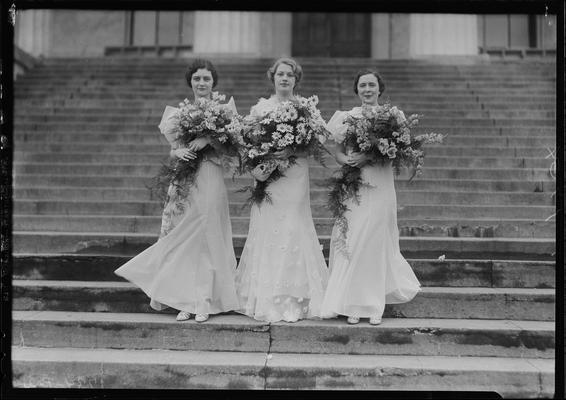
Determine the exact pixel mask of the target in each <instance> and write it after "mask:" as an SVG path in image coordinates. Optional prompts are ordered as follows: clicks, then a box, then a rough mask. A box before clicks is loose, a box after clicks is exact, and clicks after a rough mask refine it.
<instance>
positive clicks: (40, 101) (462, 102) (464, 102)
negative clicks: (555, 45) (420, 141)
mask: <svg viewBox="0 0 566 400" xmlns="http://www.w3.org/2000/svg"><path fill="white" fill-rule="evenodd" d="M263 95H265V96H267V95H268V93H265V94H260V95H257V94H256V97H255V98H251V97H250V98H249V99H248V100H246V101H244V100H243V98H241V97H240V96H239V97H238V99H237V100H238V110H240V112H243V113H245V112H248V110H249V108H246V107H245V104H241V103H242V101H244V103H246V104H250V103H251V104H255V102H257V96H263ZM347 95H348V96H350V95H352V94H351V93H348V94H347ZM179 100H180V99H178V98H174V97H172V96H171V97H168V98H167V101H171V102H172V103H171V104H172V105H175V104H176V103H178V102H179ZM343 100H347V101H348V104H351V105H350V106H351V107H353V106H354V105H359V104H356V101H357V100H355V99H349V100H348V98H345V99H343ZM15 101H16V105H17V107H16V109H20V108H23V107H34V108H35V107H38V106H39V107H49V108H54V107H64V108H67V107H96V108H100V107H104V108H112V109H120V108H124V107H125V108H130V107H137V108H153V109H160V108H162V107H164V106H163V104H164V103H163V100H162V99H151V98H149V99H143V100H141V99H122V100H120V99H104V102H101V101H100V100H97V99H89V98H83V99H76V98H73V99H66V98H63V99H57V100H54V99H49V100H46V99H45V98H30V97H26V98H19V99H15ZM396 101H397V102H398V104H399V105H400V106H404V107H408V105H410V104H413V103H417V102H420V103H419V104H422V107H423V108H422V109H427V107H428V108H430V107H431V104H434V105H435V108H436V109H438V108H442V109H444V108H447V109H453V108H459V109H462V108H464V109H468V108H467V107H470V106H471V107H472V109H478V108H479V109H489V108H490V107H491V106H492V105H493V106H494V107H500V108H503V109H516V108H517V109H540V108H543V109H551V110H555V109H556V99H555V98H552V97H542V98H538V99H533V100H530V99H522V100H521V101H511V102H507V101H506V99H505V98H496V99H488V98H485V97H482V99H481V102H480V101H479V99H478V98H477V96H476V97H472V98H460V99H458V101H456V102H455V101H446V100H445V99H443V98H436V99H435V102H434V103H432V102H431V101H427V99H421V98H415V97H407V96H406V97H404V98H399V97H398V96H397V97H396ZM252 102H253V103H252ZM342 108H344V109H346V106H345V105H344V106H343V107H342ZM414 109H415V110H419V109H421V108H418V107H415V108H414Z"/></svg>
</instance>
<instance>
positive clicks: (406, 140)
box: [399, 133, 411, 145]
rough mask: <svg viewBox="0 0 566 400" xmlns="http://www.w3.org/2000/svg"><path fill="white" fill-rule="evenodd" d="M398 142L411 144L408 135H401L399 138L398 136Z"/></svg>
mask: <svg viewBox="0 0 566 400" xmlns="http://www.w3.org/2000/svg"><path fill="white" fill-rule="evenodd" d="M399 141H400V142H401V143H405V144H407V145H408V144H411V135H409V134H408V133H403V134H402V135H401V136H399Z"/></svg>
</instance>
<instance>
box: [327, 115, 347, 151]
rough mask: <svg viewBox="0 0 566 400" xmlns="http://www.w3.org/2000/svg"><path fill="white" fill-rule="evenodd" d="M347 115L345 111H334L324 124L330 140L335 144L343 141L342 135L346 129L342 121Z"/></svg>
mask: <svg viewBox="0 0 566 400" xmlns="http://www.w3.org/2000/svg"><path fill="white" fill-rule="evenodd" d="M347 115H348V113H346V112H345V111H336V112H335V113H334V115H333V116H332V118H330V121H328V123H327V124H326V129H328V131H329V132H330V133H331V134H332V139H333V140H334V141H335V142H336V143H342V142H343V141H344V135H345V133H346V130H347V129H348V127H347V126H346V125H345V124H344V119H345V118H346V116H347Z"/></svg>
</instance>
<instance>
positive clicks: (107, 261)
mask: <svg viewBox="0 0 566 400" xmlns="http://www.w3.org/2000/svg"><path fill="white" fill-rule="evenodd" d="M130 258H131V256H128V255H120V254H117V255H104V254H99V255H89V254H52V253H47V254H26V253H24V254H14V256H13V260H14V261H13V266H14V269H13V278H14V279H46V280H80V281H84V280H89V281H123V279H122V278H121V277H119V276H118V275H116V274H114V270H116V269H117V268H118V267H120V266H121V265H123V264H125V263H126V262H127V261H128V260H130ZM238 258H239V257H238ZM407 261H408V262H409V264H411V267H412V268H413V271H414V272H415V275H416V276H417V278H418V279H419V281H420V283H421V285H423V286H443V287H444V286H449V287H462V286H468V287H494V288H495V287H507V288H510V287H513V288H539V289H545V288H546V289H548V288H554V287H555V263H554V261H520V260H507V261H505V260H453V259H449V258H446V259H445V260H444V261H440V260H437V259H414V258H413V259H411V258H409V259H408V260H407ZM327 262H328V260H327Z"/></svg>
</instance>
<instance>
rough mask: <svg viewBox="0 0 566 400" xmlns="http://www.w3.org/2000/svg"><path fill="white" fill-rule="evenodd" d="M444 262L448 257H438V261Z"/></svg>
mask: <svg viewBox="0 0 566 400" xmlns="http://www.w3.org/2000/svg"><path fill="white" fill-rule="evenodd" d="M444 260H446V256H445V255H444V254H443V255H441V256H440V257H438V261H444Z"/></svg>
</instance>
